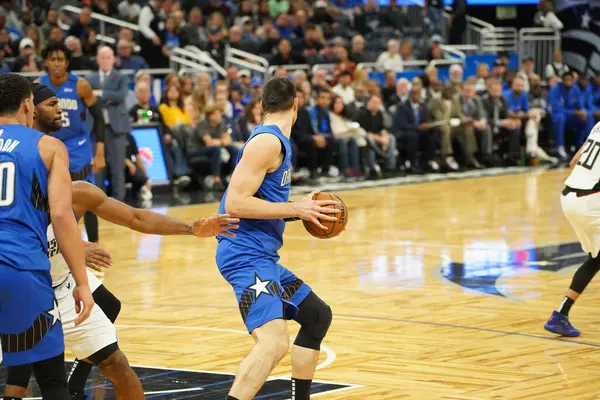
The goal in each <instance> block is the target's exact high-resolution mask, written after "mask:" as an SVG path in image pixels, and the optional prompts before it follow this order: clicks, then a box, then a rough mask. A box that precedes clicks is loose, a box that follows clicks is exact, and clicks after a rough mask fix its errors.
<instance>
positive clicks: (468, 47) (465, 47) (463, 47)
mask: <svg viewBox="0 0 600 400" xmlns="http://www.w3.org/2000/svg"><path fill="white" fill-rule="evenodd" d="M449 47H452V48H453V49H455V50H460V51H462V52H463V53H466V52H475V51H479V46H477V45H475V44H453V45H451V46H449Z"/></svg>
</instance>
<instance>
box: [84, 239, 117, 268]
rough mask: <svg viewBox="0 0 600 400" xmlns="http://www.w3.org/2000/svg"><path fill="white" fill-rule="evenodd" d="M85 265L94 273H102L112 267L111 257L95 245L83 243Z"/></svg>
mask: <svg viewBox="0 0 600 400" xmlns="http://www.w3.org/2000/svg"><path fill="white" fill-rule="evenodd" d="M83 250H84V251H85V264H86V265H87V266H88V267H90V268H91V269H93V270H94V271H98V272H103V270H105V269H109V268H110V267H112V257H111V256H110V254H108V252H107V251H106V250H104V249H103V248H102V247H100V246H98V245H97V244H96V243H90V242H84V243H83Z"/></svg>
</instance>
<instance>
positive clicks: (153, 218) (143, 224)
mask: <svg viewBox="0 0 600 400" xmlns="http://www.w3.org/2000/svg"><path fill="white" fill-rule="evenodd" d="M73 198H74V199H75V202H74V204H73V209H74V210H75V213H76V214H77V215H78V216H81V215H83V213H85V212H86V211H91V212H93V213H94V214H96V215H97V216H98V217H100V218H101V219H103V220H106V221H109V222H112V223H113V224H116V225H120V226H124V227H126V228H129V229H131V230H134V231H137V232H141V233H147V234H153V235H196V236H198V237H214V236H216V235H221V234H222V235H228V236H234V235H233V234H232V233H230V232H229V230H230V229H237V225H235V224H236V223H237V222H239V220H238V219H237V218H230V217H229V216H228V215H218V216H215V217H209V218H200V219H197V220H196V221H194V222H192V223H188V222H183V221H180V220H178V219H176V218H173V217H169V216H168V215H163V214H158V213H155V212H152V211H150V210H144V209H140V208H134V207H131V206H128V205H127V204H125V203H122V202H120V201H117V200H115V199H112V198H110V197H108V196H107V195H106V194H105V193H104V192H103V191H102V190H100V189H99V188H98V187H96V186H94V185H92V184H91V183H88V182H85V181H77V182H73Z"/></svg>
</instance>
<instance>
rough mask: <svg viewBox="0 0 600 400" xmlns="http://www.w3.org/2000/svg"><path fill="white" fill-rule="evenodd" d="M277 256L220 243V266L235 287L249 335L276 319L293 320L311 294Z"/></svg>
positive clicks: (305, 285)
mask: <svg viewBox="0 0 600 400" xmlns="http://www.w3.org/2000/svg"><path fill="white" fill-rule="evenodd" d="M277 261H279V256H278V255H276V254H275V255H267V254H265V253H261V252H260V251H258V250H254V249H251V248H248V247H244V246H239V245H236V244H234V243H233V242H231V241H229V240H221V241H220V242H219V245H218V246H217V266H218V267H219V272H221V275H223V278H225V280H227V282H229V284H230V285H231V286H232V287H233V291H234V292H235V296H236V298H237V300H238V304H239V308H240V313H241V314H242V319H243V320H244V324H246V328H247V329H248V332H250V333H251V332H252V331H253V330H254V329H256V328H258V327H260V326H262V325H264V324H266V323H267V322H269V321H272V320H274V319H286V320H290V319H294V318H295V317H296V314H298V306H299V305H300V303H302V301H303V300H304V299H305V298H306V296H308V294H309V293H310V292H311V290H312V289H311V288H310V286H308V285H307V284H306V283H304V282H303V281H302V280H301V279H299V278H298V277H297V276H296V275H294V274H293V273H292V272H290V271H289V270H288V269H287V268H285V267H284V266H282V265H280V264H278V263H277Z"/></svg>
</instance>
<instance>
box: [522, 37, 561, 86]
mask: <svg viewBox="0 0 600 400" xmlns="http://www.w3.org/2000/svg"><path fill="white" fill-rule="evenodd" d="M560 41H561V37H560V31H558V30H554V29H551V28H523V29H521V30H520V31H519V65H521V62H522V61H523V59H524V58H525V57H533V59H534V60H535V72H536V74H538V75H540V76H541V77H542V78H543V77H544V68H545V67H546V65H547V64H550V63H551V62H552V54H553V53H554V52H555V51H556V50H560Z"/></svg>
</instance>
